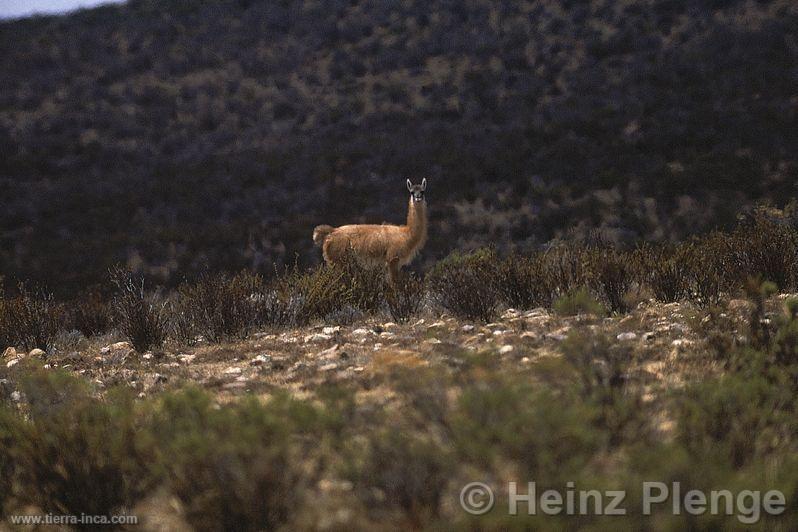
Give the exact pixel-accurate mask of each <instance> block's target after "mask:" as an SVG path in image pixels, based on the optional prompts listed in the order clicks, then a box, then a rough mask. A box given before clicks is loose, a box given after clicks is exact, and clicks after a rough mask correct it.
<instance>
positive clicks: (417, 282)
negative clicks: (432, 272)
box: [385, 273, 425, 323]
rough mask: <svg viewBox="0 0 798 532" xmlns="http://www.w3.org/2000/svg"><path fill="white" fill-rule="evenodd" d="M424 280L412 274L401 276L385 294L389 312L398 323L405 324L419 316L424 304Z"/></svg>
mask: <svg viewBox="0 0 798 532" xmlns="http://www.w3.org/2000/svg"><path fill="white" fill-rule="evenodd" d="M424 294H425V291H424V280H423V279H420V278H418V277H417V276H415V275H414V274H412V273H409V274H407V275H401V276H400V277H399V279H398V280H397V282H396V284H394V285H391V286H389V287H388V288H387V290H386V292H385V299H386V301H387V302H388V310H389V311H390V313H391V317H392V318H393V319H394V321H396V322H398V323H404V322H406V321H407V320H409V319H410V318H412V317H413V316H414V315H416V314H418V311H419V309H420V308H421V305H422V303H423V302H424Z"/></svg>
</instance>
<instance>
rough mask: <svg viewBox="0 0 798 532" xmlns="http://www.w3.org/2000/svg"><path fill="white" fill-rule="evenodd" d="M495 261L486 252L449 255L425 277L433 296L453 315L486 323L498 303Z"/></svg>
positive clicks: (487, 251) (488, 252)
mask: <svg viewBox="0 0 798 532" xmlns="http://www.w3.org/2000/svg"><path fill="white" fill-rule="evenodd" d="M497 262H498V258H497V256H496V252H495V251H493V250H490V249H480V250H477V251H474V252H472V253H469V254H465V255H464V254H460V253H456V252H455V253H452V254H451V255H449V256H448V257H446V258H445V259H443V260H442V261H440V262H438V264H436V265H435V267H434V268H433V269H432V271H431V272H430V273H429V275H428V276H427V282H428V284H429V287H430V290H431V292H432V295H433V297H434V298H435V300H436V301H437V302H438V303H439V304H440V305H441V306H442V307H443V308H445V309H446V310H448V311H449V312H451V313H452V314H454V315H455V316H458V317H460V318H464V319H467V320H481V321H490V319H491V318H493V316H494V315H495V314H496V309H497V307H498V304H499V292H498V290H497V287H496V281H497V274H496V267H497Z"/></svg>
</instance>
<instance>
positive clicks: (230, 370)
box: [224, 366, 241, 375]
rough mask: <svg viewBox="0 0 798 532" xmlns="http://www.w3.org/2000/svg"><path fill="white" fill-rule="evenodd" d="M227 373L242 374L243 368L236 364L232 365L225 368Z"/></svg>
mask: <svg viewBox="0 0 798 532" xmlns="http://www.w3.org/2000/svg"><path fill="white" fill-rule="evenodd" d="M224 374H225V375H241V368H237V367H235V366H230V367H229V368H227V369H225V370H224Z"/></svg>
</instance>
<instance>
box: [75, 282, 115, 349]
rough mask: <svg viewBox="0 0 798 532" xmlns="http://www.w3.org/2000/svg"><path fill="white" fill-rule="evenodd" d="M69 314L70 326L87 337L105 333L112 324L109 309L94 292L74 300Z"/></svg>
mask: <svg viewBox="0 0 798 532" xmlns="http://www.w3.org/2000/svg"><path fill="white" fill-rule="evenodd" d="M70 314H71V316H70V317H71V320H72V326H73V327H74V328H75V329H77V330H78V331H80V332H81V333H82V334H83V336H85V337H87V338H88V337H90V336H94V335H97V334H103V333H106V332H108V331H109V330H110V329H111V327H112V326H113V320H112V312H111V309H110V307H109V305H108V303H107V302H106V301H104V300H103V299H102V297H101V296H100V295H99V294H98V293H96V292H93V293H91V294H89V295H88V296H86V297H85V298H83V299H80V300H78V301H75V302H74V304H73V306H72V310H71V313H70Z"/></svg>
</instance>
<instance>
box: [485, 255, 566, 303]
mask: <svg viewBox="0 0 798 532" xmlns="http://www.w3.org/2000/svg"><path fill="white" fill-rule="evenodd" d="M551 282H552V279H551V278H550V276H549V275H547V270H546V265H545V262H544V256H543V254H540V253H536V254H534V255H532V256H529V257H525V256H521V255H518V254H516V253H513V254H511V255H509V256H508V257H507V258H505V259H504V260H502V261H500V262H499V264H498V267H497V280H496V284H497V287H498V290H499V291H500V292H501V294H502V297H503V298H504V299H505V300H506V301H507V303H508V304H509V305H510V306H511V307H513V308H517V309H531V308H535V307H548V306H550V305H551V294H552V286H551Z"/></svg>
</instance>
